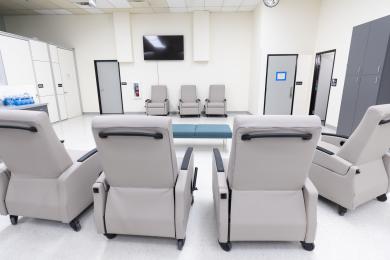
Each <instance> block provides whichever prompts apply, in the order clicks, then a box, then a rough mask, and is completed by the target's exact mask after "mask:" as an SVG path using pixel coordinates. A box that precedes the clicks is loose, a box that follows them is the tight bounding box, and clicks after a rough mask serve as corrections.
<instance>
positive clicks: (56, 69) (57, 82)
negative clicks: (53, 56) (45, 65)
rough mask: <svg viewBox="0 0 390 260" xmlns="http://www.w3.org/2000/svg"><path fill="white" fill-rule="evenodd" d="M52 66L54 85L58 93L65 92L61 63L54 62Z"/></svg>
mask: <svg viewBox="0 0 390 260" xmlns="http://www.w3.org/2000/svg"><path fill="white" fill-rule="evenodd" d="M51 66H52V68H53V75H54V86H55V87H56V92H57V95H58V94H60V95H61V94H64V87H63V85H62V77H61V70H60V65H59V64H58V63H52V64H51Z"/></svg>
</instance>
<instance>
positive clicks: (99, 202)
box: [92, 173, 110, 234]
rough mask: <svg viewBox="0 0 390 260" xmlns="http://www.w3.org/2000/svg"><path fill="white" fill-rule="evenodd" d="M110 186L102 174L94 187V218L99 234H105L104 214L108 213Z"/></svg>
mask: <svg viewBox="0 0 390 260" xmlns="http://www.w3.org/2000/svg"><path fill="white" fill-rule="evenodd" d="M109 189H110V186H109V185H108V183H107V182H106V176H105V174H104V173H102V174H101V175H100V176H99V178H98V179H97V180H96V182H95V183H94V184H93V186H92V191H93V203H94V210H93V213H94V218H95V224H96V228H97V232H98V233H99V234H105V233H106V229H105V223H104V221H105V220H104V214H105V211H106V202H107V194H108V190H109Z"/></svg>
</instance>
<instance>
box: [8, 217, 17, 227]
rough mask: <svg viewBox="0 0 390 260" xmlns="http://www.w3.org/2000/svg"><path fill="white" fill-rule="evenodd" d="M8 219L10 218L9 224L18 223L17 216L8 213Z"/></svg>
mask: <svg viewBox="0 0 390 260" xmlns="http://www.w3.org/2000/svg"><path fill="white" fill-rule="evenodd" d="M9 219H10V220H11V224H12V225H16V224H18V216H15V215H10V216H9Z"/></svg>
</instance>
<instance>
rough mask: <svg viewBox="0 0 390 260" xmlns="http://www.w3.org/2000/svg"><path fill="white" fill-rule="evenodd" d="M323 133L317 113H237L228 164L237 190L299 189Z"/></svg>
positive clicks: (232, 182) (232, 184)
mask: <svg viewBox="0 0 390 260" xmlns="http://www.w3.org/2000/svg"><path fill="white" fill-rule="evenodd" d="M320 133H321V122H320V119H319V118H318V117H317V116H236V117H235V119H234V129H233V140H232V149H231V152H230V160H229V167H228V181H229V185H230V188H234V189H236V190H279V191H281V190H299V189H301V188H302V187H303V186H304V183H305V180H306V178H307V176H308V173H309V169H310V165H311V163H312V160H313V157H314V152H315V148H316V145H317V142H318V139H319V137H320Z"/></svg>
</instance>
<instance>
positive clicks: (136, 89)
mask: <svg viewBox="0 0 390 260" xmlns="http://www.w3.org/2000/svg"><path fill="white" fill-rule="evenodd" d="M134 96H135V97H139V96H140V95H139V84H138V83H134Z"/></svg>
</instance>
